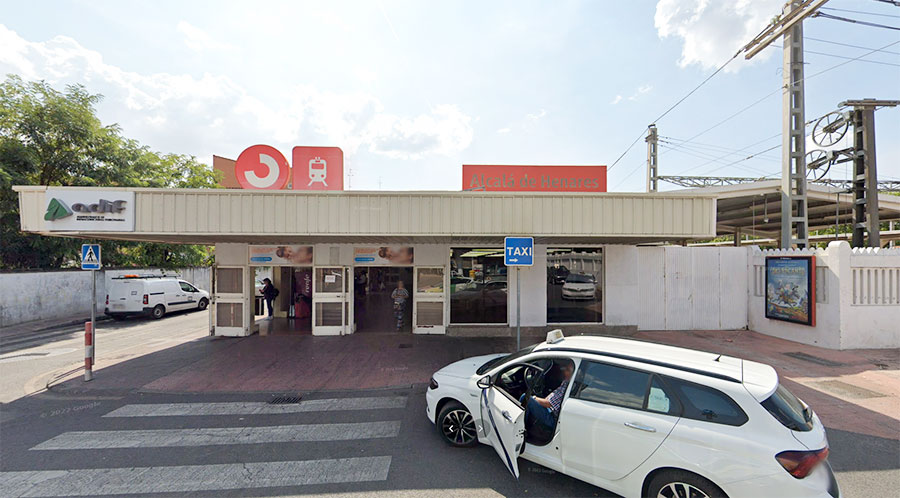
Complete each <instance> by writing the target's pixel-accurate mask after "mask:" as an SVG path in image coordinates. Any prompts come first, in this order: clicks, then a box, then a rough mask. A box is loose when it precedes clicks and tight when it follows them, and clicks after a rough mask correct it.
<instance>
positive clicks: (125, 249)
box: [0, 75, 218, 268]
mask: <svg viewBox="0 0 900 498" xmlns="http://www.w3.org/2000/svg"><path fill="white" fill-rule="evenodd" d="M101 99H102V96H101V95H99V94H91V93H89V92H88V91H87V90H86V89H85V88H84V87H83V86H81V85H70V86H67V87H66V89H65V91H58V90H56V89H54V88H53V87H52V86H50V85H49V84H47V83H46V82H43V81H39V82H25V81H23V80H22V79H21V78H20V77H18V76H14V75H9V76H7V78H6V80H5V81H3V82H2V83H0V267H3V268H60V267H65V266H71V265H74V264H75V263H76V261H75V257H76V256H75V255H76V254H78V247H79V246H80V244H81V243H82V242H84V241H81V240H75V239H69V238H57V237H42V236H37V235H30V234H23V233H21V232H20V231H19V203H18V196H17V194H16V193H15V192H14V191H13V190H12V186H13V185H67V186H115V187H160V188H181V187H187V188H216V187H217V186H218V177H217V173H216V172H215V171H213V170H212V168H210V167H209V166H207V165H205V164H202V163H200V162H198V161H197V160H196V158H194V157H193V156H187V155H179V154H160V153H157V152H154V151H152V150H150V149H149V148H148V147H146V146H142V145H140V144H139V143H138V142H137V141H135V140H131V139H128V138H125V137H123V136H122V134H121V130H120V128H119V126H118V125H106V126H104V125H103V124H102V123H101V121H100V119H99V118H98V117H97V115H96V105H97V103H99V102H100V100H101ZM103 246H104V251H103V256H104V262H105V263H106V264H108V265H116V266H160V267H175V266H185V265H200V264H206V263H208V262H209V258H210V252H209V249H208V248H206V247H204V246H190V245H177V244H156V243H144V242H115V241H104V242H103Z"/></svg>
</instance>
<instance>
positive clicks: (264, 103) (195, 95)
mask: <svg viewBox="0 0 900 498" xmlns="http://www.w3.org/2000/svg"><path fill="white" fill-rule="evenodd" d="M0 46H3V47H4V50H2V51H0V73H4V74H5V73H15V74H19V75H21V76H22V77H24V78H26V79H31V80H39V79H43V80H47V81H48V82H49V83H51V84H53V85H54V86H56V87H60V86H62V85H64V84H72V83H81V84H84V85H85V86H86V87H87V88H88V90H89V91H91V92H94V93H102V94H103V95H104V96H105V99H104V102H103V103H101V106H100V111H101V115H102V116H103V120H104V122H109V121H112V122H118V123H120V124H121V125H122V126H123V128H124V129H125V133H126V134H127V135H128V136H130V137H133V138H137V139H138V140H140V141H142V142H144V143H146V144H148V145H150V146H151V147H153V148H156V149H160V150H164V151H166V152H178V153H190V154H194V155H197V156H198V157H200V158H201V159H205V158H208V157H209V156H211V155H212V154H213V153H218V154H226V155H227V154H232V153H235V154H236V153H237V152H238V151H239V150H240V148H242V147H243V146H244V145H250V144H252V143H254V142H256V141H267V142H269V143H272V145H276V146H277V145H278V144H282V145H283V146H286V147H289V146H291V145H297V144H323V145H336V146H340V147H341V148H343V149H344V152H345V153H347V154H348V155H349V154H353V153H355V152H357V151H358V150H360V149H366V150H369V151H371V152H372V153H375V154H380V155H384V156H387V157H391V158H398V159H418V158H422V157H425V156H429V155H450V154H454V153H456V152H459V151H461V150H463V149H465V148H466V147H468V146H469V144H470V143H471V142H472V138H473V134H474V132H473V129H472V126H471V118H470V117H469V116H468V115H466V114H465V113H464V112H463V111H462V110H460V109H459V108H458V107H457V106H455V105H449V104H442V105H437V106H434V107H432V108H431V109H429V110H428V111H427V112H423V113H420V114H417V115H401V114H397V113H392V112H389V111H388V110H386V109H385V107H384V105H383V104H382V103H381V101H380V100H379V99H378V98H377V97H375V96H374V95H371V94H369V93H364V92H357V93H334V92H327V91H322V90H320V89H318V88H316V87H314V86H310V85H298V86H294V87H292V88H287V89H286V92H285V93H284V94H276V95H270V94H265V95H263V96H255V95H253V94H252V93H251V92H249V91H248V90H247V89H246V88H244V87H242V86H241V85H240V84H238V83H236V82H235V81H233V80H232V79H230V78H228V77H227V76H221V75H214V74H208V73H206V74H203V75H202V76H200V77H195V76H192V75H187V74H169V73H152V74H142V73H137V72H132V71H126V70H124V69H122V68H120V67H117V66H114V65H111V64H107V63H106V62H104V61H103V57H102V56H101V54H100V53H99V52H96V51H93V50H90V49H87V48H85V47H83V46H82V45H80V44H79V43H78V42H77V41H75V40H73V39H72V38H69V37H65V36H56V37H54V38H52V39H50V40H48V41H46V42H31V41H28V40H25V39H23V38H21V37H20V36H19V35H18V34H16V33H15V32H14V31H11V30H9V29H8V28H6V27H5V26H4V25H2V24H0ZM263 143H265V142H263ZM236 144H238V145H237V149H238V150H237V151H236V150H235V149H236Z"/></svg>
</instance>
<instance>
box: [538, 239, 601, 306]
mask: <svg viewBox="0 0 900 498" xmlns="http://www.w3.org/2000/svg"><path fill="white" fill-rule="evenodd" d="M602 321H603V250H602V249H584V248H574V249H573V248H549V249H547V322H548V323H599V322H602Z"/></svg>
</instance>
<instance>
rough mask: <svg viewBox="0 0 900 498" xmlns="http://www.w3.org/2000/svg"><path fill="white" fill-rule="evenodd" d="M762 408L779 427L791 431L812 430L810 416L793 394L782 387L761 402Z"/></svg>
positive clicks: (804, 406)
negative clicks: (773, 418)
mask: <svg viewBox="0 0 900 498" xmlns="http://www.w3.org/2000/svg"><path fill="white" fill-rule="evenodd" d="M762 405H763V408H765V409H766V411H768V412H769V413H771V414H772V416H773V417H775V419H776V420H778V421H779V422H781V425H783V426H785V427H787V428H788V429H791V430H793V431H800V432H807V431H810V430H812V427H813V423H812V414H811V413H810V412H809V408H808V407H807V406H806V405H804V404H803V402H802V401H800V400H799V399H798V398H797V397H796V396H794V394H793V393H792V392H790V391H788V390H787V388H786V387H784V386H783V385H780V384H779V386H778V388H777V389H775V392H774V393H772V395H771V396H769V397H768V399H766V400H765V401H763V402H762Z"/></svg>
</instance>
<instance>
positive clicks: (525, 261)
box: [503, 237, 534, 266]
mask: <svg viewBox="0 0 900 498" xmlns="http://www.w3.org/2000/svg"><path fill="white" fill-rule="evenodd" d="M503 264H505V265H506V266H532V265H533V264H534V237H506V238H505V239H503Z"/></svg>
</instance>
